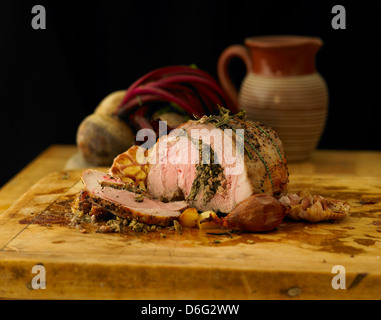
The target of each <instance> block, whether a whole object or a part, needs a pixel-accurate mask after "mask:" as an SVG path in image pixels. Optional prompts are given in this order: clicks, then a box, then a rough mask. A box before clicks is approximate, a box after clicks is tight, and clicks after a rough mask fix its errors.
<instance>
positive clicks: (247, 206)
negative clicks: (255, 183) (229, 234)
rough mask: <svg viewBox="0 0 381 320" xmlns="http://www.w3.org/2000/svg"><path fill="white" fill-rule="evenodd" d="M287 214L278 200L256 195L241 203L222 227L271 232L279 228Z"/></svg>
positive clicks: (227, 217) (225, 218) (223, 222)
mask: <svg viewBox="0 0 381 320" xmlns="http://www.w3.org/2000/svg"><path fill="white" fill-rule="evenodd" d="M286 213H287V212H286V207H285V206H283V205H282V204H281V203H280V202H279V201H278V200H277V199H275V198H273V197H272V196H269V195H266V194H255V195H252V196H250V197H249V198H247V199H246V200H244V201H242V202H240V203H239V204H238V205H237V206H236V207H235V208H234V209H233V211H232V212H231V213H229V214H228V215H227V216H226V217H224V218H223V221H222V226H223V227H224V228H227V229H232V230H237V231H248V232H266V231H271V230H274V229H275V228H276V227H278V226H279V224H280V223H281V222H282V221H283V218H284V217H285V216H286Z"/></svg>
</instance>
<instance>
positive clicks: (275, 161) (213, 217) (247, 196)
mask: <svg viewBox="0 0 381 320" xmlns="http://www.w3.org/2000/svg"><path fill="white" fill-rule="evenodd" d="M152 136H153V135H152V134H147V137H152ZM145 145H150V146H151V147H150V148H147V147H145ZM82 182H83V184H84V188H83V190H81V192H80V193H79V195H78V197H77V199H76V200H75V202H74V203H73V206H72V208H73V212H74V215H75V217H76V219H77V220H78V217H82V216H84V215H85V216H91V220H92V221H96V220H97V219H101V218H104V217H113V218H116V219H117V220H118V221H124V224H125V225H131V224H132V225H133V226H136V225H144V226H145V227H147V226H148V228H152V227H154V226H161V227H169V226H173V225H174V226H180V227H181V228H182V227H199V228H203V227H205V226H208V227H215V228H225V229H230V230H236V231H247V232H264V231H270V230H274V229H276V227H277V226H278V225H279V224H280V223H281V222H282V221H283V219H284V218H285V217H286V216H287V217H289V218H291V219H294V220H299V219H303V220H307V221H310V222H318V221H321V220H340V219H342V218H343V217H344V216H345V215H346V213H347V212H348V211H349V207H348V206H347V205H346V204H345V203H343V202H340V201H337V200H331V199H325V198H323V197H321V196H312V195H311V194H309V193H308V192H307V191H304V192H301V193H300V194H298V195H288V194H287V186H288V183H289V174H288V169H287V163H286V155H285V152H284V148H283V145H282V142H281V140H280V139H279V137H278V135H277V134H276V132H275V131H274V130H273V129H271V128H269V127H267V126H266V125H264V124H261V123H257V122H252V121H247V120H246V116H245V112H244V111H241V112H239V113H237V114H235V115H231V114H230V111H229V110H227V109H224V108H222V107H220V108H219V114H218V115H211V116H203V117H201V118H200V117H197V116H196V117H195V119H194V120H189V121H187V122H185V123H183V124H181V125H180V126H178V127H177V128H176V129H174V130H172V131H171V132H169V134H165V135H162V136H161V137H159V138H158V139H157V141H156V140H155V141H154V142H153V143H152V141H147V142H145V143H143V144H142V145H140V146H137V145H134V146H133V147H131V148H129V149H128V150H127V151H125V152H124V153H122V154H120V155H118V156H117V157H116V158H115V159H114V162H113V164H112V166H111V167H110V168H109V170H108V172H100V171H96V170H86V171H84V172H83V174H82ZM110 225H111V224H110ZM119 229H120V227H117V228H109V229H107V230H111V231H115V230H119Z"/></svg>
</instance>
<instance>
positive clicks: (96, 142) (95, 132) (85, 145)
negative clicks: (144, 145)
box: [77, 113, 134, 166]
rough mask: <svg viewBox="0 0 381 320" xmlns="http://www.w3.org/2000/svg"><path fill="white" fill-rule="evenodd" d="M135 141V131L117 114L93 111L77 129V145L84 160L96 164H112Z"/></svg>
mask: <svg viewBox="0 0 381 320" xmlns="http://www.w3.org/2000/svg"><path fill="white" fill-rule="evenodd" d="M133 142H134V135H133V131H132V130H131V128H130V127H129V126H128V125H127V124H126V123H125V122H123V121H122V120H120V119H119V118H118V117H117V116H111V115H106V114H102V113H93V114H91V115H89V116H87V117H86V118H85V119H84V120H83V121H82V122H81V124H80V125H79V127H78V130H77V146H78V148H79V150H80V152H81V153H82V156H83V158H84V160H85V161H86V162H87V163H89V164H91V165H95V166H110V165H111V164H112V162H113V160H114V158H115V157H116V156H117V155H118V154H120V153H122V152H124V151H126V150H127V149H128V148H130V147H131V146H132V145H133Z"/></svg>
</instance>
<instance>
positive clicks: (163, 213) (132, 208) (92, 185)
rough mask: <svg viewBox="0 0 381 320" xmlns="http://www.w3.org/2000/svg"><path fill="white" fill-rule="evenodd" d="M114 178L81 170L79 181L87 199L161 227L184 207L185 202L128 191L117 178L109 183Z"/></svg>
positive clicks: (186, 205)
mask: <svg viewBox="0 0 381 320" xmlns="http://www.w3.org/2000/svg"><path fill="white" fill-rule="evenodd" d="M114 180H115V179H112V177H110V176H109V175H108V174H105V173H103V172H100V171H96V170H86V171H84V172H83V173H82V181H83V183H84V185H85V191H86V192H87V200H88V201H89V202H91V203H94V204H96V205H98V206H100V207H102V208H104V209H106V210H107V211H110V212H112V213H114V214H115V215H117V216H120V217H122V218H128V219H136V220H137V221H139V222H143V223H146V224H157V225H161V226H167V225H169V224H170V223H171V222H172V221H173V220H175V219H177V218H178V217H179V216H180V214H181V211H182V210H184V209H186V208H187V207H188V204H187V203H186V202H185V201H174V202H170V203H164V202H161V201H159V200H154V199H151V198H150V196H149V195H148V194H145V193H135V192H131V191H128V190H126V189H128V188H129V186H128V185H125V188H123V184H122V183H121V182H120V181H118V180H115V184H110V181H111V182H112V181H114ZM82 197H83V196H82Z"/></svg>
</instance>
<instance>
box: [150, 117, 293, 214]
mask: <svg viewBox="0 0 381 320" xmlns="http://www.w3.org/2000/svg"><path fill="white" fill-rule="evenodd" d="M208 119H210V117H203V118H201V119H200V120H197V121H194V120H190V121H188V122H187V123H185V124H183V125H181V126H180V127H179V128H177V129H176V130H175V131H172V132H171V133H170V134H169V135H167V136H164V137H161V138H160V139H159V140H158V142H157V143H156V144H155V146H154V149H153V151H152V153H151V158H150V159H149V161H148V162H149V172H148V176H147V190H148V192H149V193H150V194H151V195H152V196H153V197H154V198H157V199H164V200H165V201H172V200H175V199H177V200H178V199H185V200H186V201H187V202H188V203H189V204H190V206H191V207H194V208H196V209H197V210H199V211H207V210H212V211H216V212H217V211H219V212H222V213H229V212H231V211H232V209H233V208H234V207H235V206H236V205H237V204H238V203H240V202H241V201H243V200H245V199H246V198H248V197H250V196H251V195H253V194H260V193H264V194H268V195H271V196H274V197H279V196H280V195H281V194H282V193H284V192H285V191H286V188H287V184H288V170H287V165H286V159H285V155H284V151H283V146H282V143H281V141H280V139H279V138H278V136H277V135H276V133H275V132H274V131H273V130H272V129H271V128H268V127H266V126H264V125H262V124H259V123H254V122H247V121H244V120H243V119H241V118H240V117H233V116H231V117H229V118H228V121H225V122H224V124H223V125H220V126H216V125H215V123H213V122H209V121H208ZM240 146H241V148H240Z"/></svg>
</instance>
